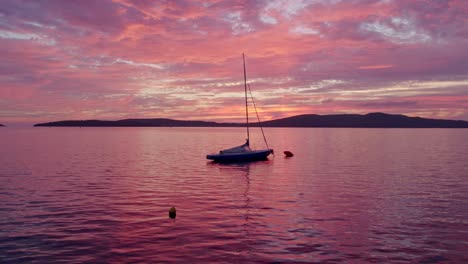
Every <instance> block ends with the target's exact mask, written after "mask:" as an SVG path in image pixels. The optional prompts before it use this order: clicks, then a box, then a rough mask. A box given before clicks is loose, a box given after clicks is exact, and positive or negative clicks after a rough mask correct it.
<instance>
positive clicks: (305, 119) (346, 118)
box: [34, 113, 468, 128]
mask: <svg viewBox="0 0 468 264" xmlns="http://www.w3.org/2000/svg"><path fill="white" fill-rule="evenodd" d="M260 124H261V125H262V126H263V127H330V128H333V127H335V128H339V127H341V128H468V121H463V120H444V119H429V118H421V117H408V116H405V115H393V114H385V113H369V114H365V115H357V114H341V115H314V114H309V115H298V116H292V117H287V118H281V119H275V120H270V121H264V122H261V123H260ZM34 126H35V127H244V126H245V124H244V123H217V122H207V121H183V120H174V119H166V118H151V119H124V120H117V121H106V120H65V121H56V122H48V123H40V124H35V125H34ZM252 126H258V123H253V124H252Z"/></svg>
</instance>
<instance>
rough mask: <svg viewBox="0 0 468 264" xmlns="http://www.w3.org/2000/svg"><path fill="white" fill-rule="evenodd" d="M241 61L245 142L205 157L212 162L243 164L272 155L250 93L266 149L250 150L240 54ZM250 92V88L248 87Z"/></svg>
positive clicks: (243, 58) (245, 75)
mask: <svg viewBox="0 0 468 264" xmlns="http://www.w3.org/2000/svg"><path fill="white" fill-rule="evenodd" d="M242 60H243V63H244V90H245V118H246V128H247V140H246V142H245V143H244V144H242V145H240V146H237V147H233V148H229V149H225V150H221V151H219V153H216V154H209V155H207V156H206V158H207V159H209V160H214V161H217V162H243V161H256V160H265V159H267V157H268V155H270V154H272V153H273V149H270V148H269V147H268V142H267V141H266V137H265V134H264V133H263V128H262V127H261V125H260V119H259V117H258V113H257V108H256V107H255V102H254V101H253V96H252V92H250V95H251V98H252V103H253V105H254V108H255V112H256V114H257V119H258V124H259V126H260V129H261V131H262V135H263V139H264V140H265V144H266V147H267V149H262V150H252V149H251V148H250V131H249V104H248V96H247V87H248V86H247V74H246V70H245V56H244V53H242ZM249 91H250V86H249Z"/></svg>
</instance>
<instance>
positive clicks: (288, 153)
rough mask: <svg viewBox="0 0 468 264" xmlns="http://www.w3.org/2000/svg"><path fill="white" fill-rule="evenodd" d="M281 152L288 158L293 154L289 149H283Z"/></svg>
mask: <svg viewBox="0 0 468 264" xmlns="http://www.w3.org/2000/svg"><path fill="white" fill-rule="evenodd" d="M283 153H284V155H286V157H287V158H290V157H292V156H294V154H292V152H291V151H289V150H285V151H284V152H283Z"/></svg>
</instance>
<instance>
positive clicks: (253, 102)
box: [247, 84, 270, 149]
mask: <svg viewBox="0 0 468 264" xmlns="http://www.w3.org/2000/svg"><path fill="white" fill-rule="evenodd" d="M247 87H248V88H249V93H250V99H252V104H253V107H254V109H255V114H256V115H257V120H258V126H259V127H260V130H261V131H262V136H263V140H264V141H265V144H266V146H267V149H270V147H269V146H268V142H267V140H266V137H265V133H263V127H262V124H261V122H260V117H259V116H258V112H257V106H256V105H255V101H254V98H253V95H252V90H251V89H250V84H247Z"/></svg>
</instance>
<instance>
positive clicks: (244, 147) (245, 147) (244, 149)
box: [219, 140, 252, 154]
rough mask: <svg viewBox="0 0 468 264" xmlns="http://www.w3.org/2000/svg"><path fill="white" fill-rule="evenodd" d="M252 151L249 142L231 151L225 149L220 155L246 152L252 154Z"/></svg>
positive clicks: (230, 149)
mask: <svg viewBox="0 0 468 264" xmlns="http://www.w3.org/2000/svg"><path fill="white" fill-rule="evenodd" d="M251 151H252V150H251V149H250V147H249V141H248V140H247V142H245V144H243V145H240V146H237V147H233V148H229V149H224V150H221V151H220V152H219V154H229V153H245V152H251Z"/></svg>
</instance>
